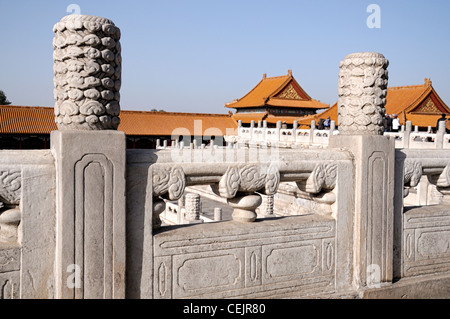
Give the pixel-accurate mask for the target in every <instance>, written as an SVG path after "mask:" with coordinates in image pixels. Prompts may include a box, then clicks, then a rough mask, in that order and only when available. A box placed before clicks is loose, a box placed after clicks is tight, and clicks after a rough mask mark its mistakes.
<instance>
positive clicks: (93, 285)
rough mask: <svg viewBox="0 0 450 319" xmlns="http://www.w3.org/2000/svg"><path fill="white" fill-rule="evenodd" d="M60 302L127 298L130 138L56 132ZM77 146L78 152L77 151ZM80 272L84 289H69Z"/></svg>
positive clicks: (113, 133)
mask: <svg viewBox="0 0 450 319" xmlns="http://www.w3.org/2000/svg"><path fill="white" fill-rule="evenodd" d="M51 142H52V144H51V148H52V152H53V154H54V156H55V158H56V171H57V174H56V198H57V207H56V215H57V228H56V229H57V232H56V258H57V259H56V286H57V291H56V296H57V297H58V298H107V299H109V298H124V297H125V134H123V132H116V131H98V132H88V131H75V130H72V131H53V132H52V134H51ZM74 145H76V146H77V147H74ZM72 265H75V269H79V270H80V273H79V275H80V277H81V278H80V279H79V280H80V287H77V288H75V289H74V287H70V286H69V285H67V279H68V277H69V276H70V275H72V274H73V271H72V273H71V272H68V270H67V269H72V268H68V267H73V266H72Z"/></svg>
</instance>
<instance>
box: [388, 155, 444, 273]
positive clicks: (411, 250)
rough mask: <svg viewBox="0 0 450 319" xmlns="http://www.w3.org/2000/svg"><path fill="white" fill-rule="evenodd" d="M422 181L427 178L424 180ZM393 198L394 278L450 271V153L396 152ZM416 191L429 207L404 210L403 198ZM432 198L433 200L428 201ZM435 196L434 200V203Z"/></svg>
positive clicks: (414, 207)
mask: <svg viewBox="0 0 450 319" xmlns="http://www.w3.org/2000/svg"><path fill="white" fill-rule="evenodd" d="M424 178H425V179H426V180H425V181H424ZM395 184H396V186H395V199H394V210H395V214H394V216H395V220H394V225H395V229H394V242H395V245H394V252H395V256H394V276H395V277H397V278H401V277H407V276H415V275H424V274H429V273H431V272H434V273H439V272H446V271H449V270H450V249H449V247H450V236H449V235H450V196H449V195H450V153H449V152H448V151H446V150H427V151H423V150H410V149H403V150H397V152H396V177H395ZM420 184H431V185H432V186H433V188H432V189H433V190H434V192H435V193H437V194H438V196H436V194H433V193H431V192H429V189H430V188H429V187H427V185H425V188H422V189H420V188H419V189H418V190H419V192H424V194H420V193H419V194H418V196H419V197H422V199H421V203H422V204H424V203H428V202H430V201H431V200H433V204H434V205H431V206H413V207H406V206H405V205H404V198H403V197H405V196H408V193H409V189H410V188H411V187H416V186H420ZM430 197H433V198H430ZM436 197H438V198H437V200H436Z"/></svg>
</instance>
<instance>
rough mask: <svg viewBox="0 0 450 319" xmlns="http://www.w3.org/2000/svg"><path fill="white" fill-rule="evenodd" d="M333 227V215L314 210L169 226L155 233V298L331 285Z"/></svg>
mask: <svg viewBox="0 0 450 319" xmlns="http://www.w3.org/2000/svg"><path fill="white" fill-rule="evenodd" d="M335 231H336V229H335V221H334V220H333V219H331V218H327V217H322V216H314V215H311V216H307V217H306V216H305V218H302V219H299V218H297V217H288V218H284V219H279V220H277V219H264V220H261V221H260V222H258V223H248V224H247V223H245V224H243V223H236V222H234V221H230V222H220V223H211V224H199V225H194V226H189V227H184V228H180V227H176V226H169V227H168V229H166V230H165V231H162V232H160V233H156V234H155V235H154V240H155V241H154V249H155V250H154V251H155V257H154V258H155V263H154V275H155V277H154V281H153V284H154V287H155V289H154V298H158V299H160V298H205V297H206V298H224V297H239V296H246V297H256V298H257V297H270V296H273V297H276V296H277V295H278V294H279V293H285V292H287V291H292V290H293V289H297V291H300V290H302V291H303V292H314V291H316V292H317V291H319V290H321V291H333V290H334V279H333V278H334V269H335V267H336V264H335V256H336V255H335V254H336V246H335V239H334V236H335ZM187 243H189V244H187ZM199 269H202V271H200V272H199V271H198V270H199Z"/></svg>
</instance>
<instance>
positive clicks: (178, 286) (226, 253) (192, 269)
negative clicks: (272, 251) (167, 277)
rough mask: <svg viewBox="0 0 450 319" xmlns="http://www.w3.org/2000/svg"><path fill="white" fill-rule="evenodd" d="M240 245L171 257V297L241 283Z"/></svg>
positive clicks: (242, 250) (242, 285) (217, 289)
mask: <svg viewBox="0 0 450 319" xmlns="http://www.w3.org/2000/svg"><path fill="white" fill-rule="evenodd" d="M244 255H245V254H244V249H243V248H239V249H230V250H222V251H209V252H205V253H202V254H183V255H177V256H174V257H173V269H174V272H175V273H174V276H175V277H174V279H173V284H174V286H173V298H180V297H189V296H195V295H199V294H207V293H211V292H214V293H216V292H220V291H224V290H230V289H237V288H243V287H244V279H245V273H244V265H245V259H244Z"/></svg>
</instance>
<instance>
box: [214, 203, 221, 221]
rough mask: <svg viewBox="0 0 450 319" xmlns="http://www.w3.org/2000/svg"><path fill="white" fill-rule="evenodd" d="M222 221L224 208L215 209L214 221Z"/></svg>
mask: <svg viewBox="0 0 450 319" xmlns="http://www.w3.org/2000/svg"><path fill="white" fill-rule="evenodd" d="M221 220H222V208H220V207H215V208H214V221H216V222H218V221H221Z"/></svg>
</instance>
